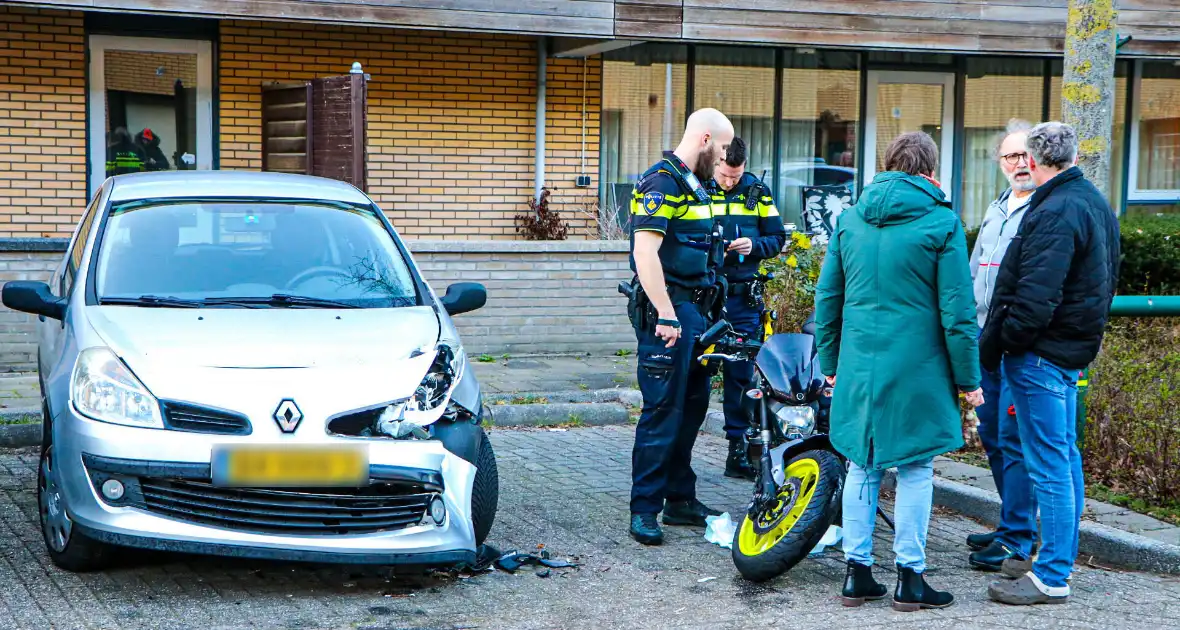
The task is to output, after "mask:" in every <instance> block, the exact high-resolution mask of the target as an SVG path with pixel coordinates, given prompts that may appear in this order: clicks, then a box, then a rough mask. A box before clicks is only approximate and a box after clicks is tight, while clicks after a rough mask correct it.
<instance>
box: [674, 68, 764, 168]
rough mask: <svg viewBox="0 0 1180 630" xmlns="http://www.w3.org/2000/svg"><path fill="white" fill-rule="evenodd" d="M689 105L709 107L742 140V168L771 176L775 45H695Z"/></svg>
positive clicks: (697, 107)
mask: <svg viewBox="0 0 1180 630" xmlns="http://www.w3.org/2000/svg"><path fill="white" fill-rule="evenodd" d="M693 83H694V85H693V105H692V106H693V108H694V109H700V108H702V107H713V108H715V109H717V110H720V111H721V112H723V113H724V114H725V115H726V116H727V117H728V118H729V120H730V122H732V123H733V129H734V134H735V135H737V136H739V137H741V138H742V139H744V140H745V141H746V145H747V146H748V147H749V157H748V158H747V160H746V170H747V171H749V172H751V173H753V174H754V175H757V176H761V175H762V173H763V171H766V178H767V180H770V178H771V177H773V173H774V172H773V170H771V168H772V165H773V163H774V50H773V49H770V48H736V47H733V46H698V47H697V49H696V58H695V69H694V71H693Z"/></svg>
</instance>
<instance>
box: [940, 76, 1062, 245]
mask: <svg viewBox="0 0 1180 630" xmlns="http://www.w3.org/2000/svg"><path fill="white" fill-rule="evenodd" d="M1044 96H1045V63H1044V62H1043V61H1042V60H1040V59H1020V58H1007V59H1005V58H994V57H992V58H989V57H971V58H969V59H967V86H966V96H965V98H964V105H963V200H962V203H961V205H960V207H961V208H962V216H963V221H964V222H965V223H966V225H967V226H968V227H969V228H975V227H978V226H979V224H980V223H981V222H982V221H983V216H984V214H985V213H986V211H987V207H988V205H989V204H991V202H992V201H993V200H995V199H996V198H997V197H999V195H1000V193H1002V192H1003V191H1004V190H1006V189H1007V188H1008V180H1007V179H1006V178H1005V177H1004V173H1003V172H1002V171H1001V170H1000V167H999V164H998V163H997V162H996V155H995V149H996V146H997V143H998V142H999V141H1000V140H1001V138H1002V135H1003V132H1004V130H1005V129H1006V128H1007V126H1008V121H1009V120H1011V119H1013V118H1019V119H1022V120H1025V121H1028V122H1029V123H1032V124H1036V123H1037V122H1040V120H1041V117H1042V116H1043V115H1044V105H1045V100H1044Z"/></svg>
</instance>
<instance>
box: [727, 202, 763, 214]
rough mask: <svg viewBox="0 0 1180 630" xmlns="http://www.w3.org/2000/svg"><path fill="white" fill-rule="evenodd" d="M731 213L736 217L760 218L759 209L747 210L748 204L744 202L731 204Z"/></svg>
mask: <svg viewBox="0 0 1180 630" xmlns="http://www.w3.org/2000/svg"><path fill="white" fill-rule="evenodd" d="M729 213H730V214H732V215H735V216H744V217H756V216H758V210H757V209H754V210H747V209H746V203H745V202H744V201H743V202H740V203H730V204H729Z"/></svg>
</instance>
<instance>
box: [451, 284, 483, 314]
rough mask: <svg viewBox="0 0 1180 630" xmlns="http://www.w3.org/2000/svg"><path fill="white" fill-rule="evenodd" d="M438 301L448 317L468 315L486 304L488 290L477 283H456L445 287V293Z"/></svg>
mask: <svg viewBox="0 0 1180 630" xmlns="http://www.w3.org/2000/svg"><path fill="white" fill-rule="evenodd" d="M440 301H441V302H442V305H443V308H445V309H447V314H448V315H459V314H460V313H470V312H471V311H474V310H476V309H479V308H483V305H484V304H487V301H488V290H487V289H485V288H484V286H483V285H482V284H479V283H478V282H456V283H455V284H452V285H451V286H449V287H447V293H446V295H444V296H442V299H441V300H440Z"/></svg>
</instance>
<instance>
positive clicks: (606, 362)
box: [469, 354, 636, 394]
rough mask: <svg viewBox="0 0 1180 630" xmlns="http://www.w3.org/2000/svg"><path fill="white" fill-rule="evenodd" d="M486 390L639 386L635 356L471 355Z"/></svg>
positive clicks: (558, 389) (550, 390)
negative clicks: (637, 384) (504, 356)
mask: <svg viewBox="0 0 1180 630" xmlns="http://www.w3.org/2000/svg"><path fill="white" fill-rule="evenodd" d="M469 358H470V359H471V361H472V365H473V366H474V369H475V374H476V376H478V377H479V384H480V387H481V388H482V389H483V391H484V393H494V394H510V393H515V392H573V391H578V390H592V389H614V388H619V387H622V388H631V387H636V381H635V355H634V354H631V355H628V356H622V357H620V356H610V355H558V356H529V357H512V356H509V357H508V358H507V359H505V358H503V357H494V359H495V360H494V361H489V360H488V359H492V358H493V357H490V356H483V357H480V356H472V357H469Z"/></svg>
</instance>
